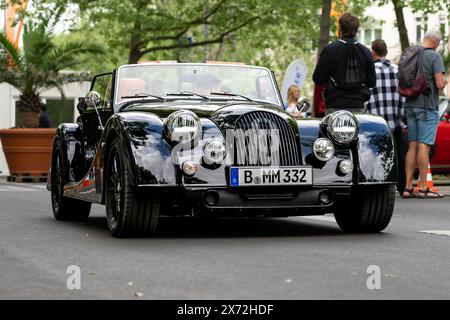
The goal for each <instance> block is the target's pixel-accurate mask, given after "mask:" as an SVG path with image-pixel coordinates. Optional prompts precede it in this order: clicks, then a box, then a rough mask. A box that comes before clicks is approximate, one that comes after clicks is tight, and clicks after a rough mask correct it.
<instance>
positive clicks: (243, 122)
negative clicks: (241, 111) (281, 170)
mask: <svg viewBox="0 0 450 320" xmlns="http://www.w3.org/2000/svg"><path fill="white" fill-rule="evenodd" d="M227 140H228V139H227ZM228 141H230V140H228ZM233 150H234V161H233V165H234V166H296V165H300V164H301V162H300V154H299V148H298V145H297V141H296V139H295V136H294V133H293V131H292V129H291V127H290V126H289V124H288V123H287V122H286V121H285V120H284V119H283V118H281V117H279V116H278V115H275V114H273V113H270V112H264V111H255V112H249V113H247V114H245V115H242V116H241V117H239V118H238V119H237V121H236V124H235V130H234V148H233Z"/></svg>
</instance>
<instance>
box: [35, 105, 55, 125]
mask: <svg viewBox="0 0 450 320" xmlns="http://www.w3.org/2000/svg"><path fill="white" fill-rule="evenodd" d="M46 110H47V107H46V106H45V105H44V104H43V105H42V106H41V115H40V116H39V125H38V127H39V128H51V127H52V121H51V119H50V116H49V115H48V113H47V111H46Z"/></svg>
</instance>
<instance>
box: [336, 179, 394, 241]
mask: <svg viewBox="0 0 450 320" xmlns="http://www.w3.org/2000/svg"><path fill="white" fill-rule="evenodd" d="M394 204H395V186H393V185H381V186H366V187H362V188H360V189H358V190H355V191H354V192H353V193H352V195H351V198H350V201H345V203H344V202H341V203H338V204H337V208H336V211H335V213H334V217H335V218H336V222H337V223H338V225H339V227H340V228H341V229H342V230H343V231H345V232H350V233H376V232H380V231H383V230H384V229H385V228H386V227H387V226H388V225H389V222H390V221H391V218H392V214H393V212H394Z"/></svg>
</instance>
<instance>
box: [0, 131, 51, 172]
mask: <svg viewBox="0 0 450 320" xmlns="http://www.w3.org/2000/svg"><path fill="white" fill-rule="evenodd" d="M55 132H56V130H55V128H51V129H44V128H35V129H22V128H20V129H3V130H0V139H1V141H2V147H3V152H4V153H5V158H6V162H7V163H8V168H9V172H10V175H11V176H19V177H20V176H30V177H42V176H45V175H47V173H48V170H49V168H50V160H51V154H52V144H53V139H54V137H55Z"/></svg>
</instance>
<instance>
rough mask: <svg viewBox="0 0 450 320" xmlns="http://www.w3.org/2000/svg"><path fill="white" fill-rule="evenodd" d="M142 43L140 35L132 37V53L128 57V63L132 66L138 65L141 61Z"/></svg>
mask: <svg viewBox="0 0 450 320" xmlns="http://www.w3.org/2000/svg"><path fill="white" fill-rule="evenodd" d="M140 42H141V37H140V36H139V35H138V34H136V35H133V36H132V37H131V41H130V53H129V55H128V63H130V64H133V63H138V62H139V59H141V57H142V53H141V46H140Z"/></svg>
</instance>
